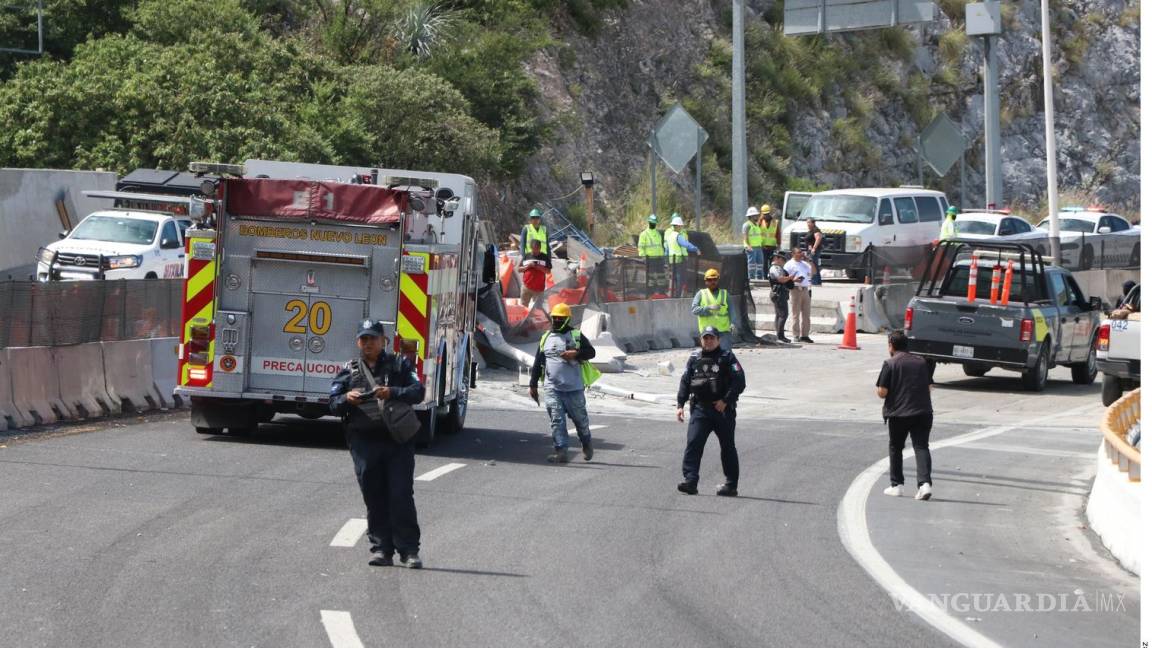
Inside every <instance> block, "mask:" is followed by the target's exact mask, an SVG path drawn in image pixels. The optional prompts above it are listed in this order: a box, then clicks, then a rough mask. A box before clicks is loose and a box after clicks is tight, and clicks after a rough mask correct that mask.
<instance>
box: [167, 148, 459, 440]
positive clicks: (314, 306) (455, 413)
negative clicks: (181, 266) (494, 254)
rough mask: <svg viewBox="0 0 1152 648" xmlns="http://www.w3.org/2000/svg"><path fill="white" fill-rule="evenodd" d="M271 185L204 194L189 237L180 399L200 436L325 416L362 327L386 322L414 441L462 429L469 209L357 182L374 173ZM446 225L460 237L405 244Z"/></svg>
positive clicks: (435, 194)
mask: <svg viewBox="0 0 1152 648" xmlns="http://www.w3.org/2000/svg"><path fill="white" fill-rule="evenodd" d="M261 164H273V163H262V162H259V161H249V162H248V172H252V171H253V167H256V168H257V169H260V165H261ZM304 166H308V167H317V166H318V165H304ZM242 169H243V167H236V166H233V165H194V166H193V170H194V171H199V172H205V173H224V174H227V173H231V174H242V173H243V171H242ZM270 175H272V174H269V173H261V177H259V178H250V177H229V178H226V179H224V180H222V181H220V182H218V183H215V186H212V187H207V186H206V187H205V190H206V191H207V192H210V194H211V196H212V200H210V201H209V202H208V204H207V207H206V210H205V211H206V213H205V214H203V215H201V218H200V223H198V224H197V225H196V226H194V227H193V228H191V229H189V230H188V233H187V263H188V267H187V271H186V274H185V277H186V280H185V281H186V283H185V299H184V308H183V319H184V324H183V337H182V344H181V346H180V352H179V353H180V363H179V376H178V387H177V389H176V393H177V394H179V395H181V396H184V397H186V398H189V399H190V401H191V405H192V424H193V425H194V426H195V428H196V430H197V432H201V433H204V434H219V433H222V432H223V431H225V430H227V431H228V432H229V433H232V434H243V433H246V432H249V431H251V430H253V429H254V428H255V427H256V425H258V424H259V423H261V422H266V421H269V420H271V419H272V417H273V416H275V415H276V414H277V413H292V414H298V415H300V416H303V417H306V418H318V417H320V416H323V415H326V414H327V413H328V393H329V388H330V386H331V382H332V378H333V376H335V374H336V373H337V372H338V371H339V370H340V368H341V367H342V365H343V364H344V363H345V362H347V361H348V360H350V359H351V358H353V357H355V356H356V354H357V353H358V350H357V348H356V344H355V339H354V336H355V333H354V332H355V330H356V328H357V326H358V325H359V323H360V322H361V321H363V320H365V319H371V320H374V321H380V322H383V324H384V327H385V331H386V334H387V335H388V337H389V344H390V345H391V347H392V348H393V349H394V350H396V351H398V352H400V353H405V354H406V355H408V356H409V357H410V359H412V360H413V361H414V362H415V364H416V366H417V368H418V372H419V374H420V376H421V377H422V379H423V380H424V383H425V385H426V387H427V389H426V400H425V402H424V403H422V404H421V405H419V406H418V407H417V411H418V413H419V414H420V416H421V421H422V423H423V430H422V432H421V434H420V436H419V437H418V442H421V443H422V444H427V443H431V442H432V441H433V439H434V438H435V435H436V433H437V431H439V432H455V431H458V430H459V429H461V428H462V427H463V425H464V419H465V416H466V414H467V403H468V388H469V387H470V386H471V384H472V381H473V380H474V371H475V369H474V365H473V363H472V357H473V355H472V337H471V333H472V331H473V329H474V326H475V303H476V300H475V291H476V288H477V280H476V277H477V276H478V273H477V272H475V269H476V268H477V263H478V260H477V249H478V248H477V242H476V240H475V236H474V234H473V231H474V229H475V228H474V224H473V222H472V221H473V219H474V216H473V215H472V213H471V210H470V209H469V208H470V207H471V202H470V201H468V200H462V199H461V198H462V197H461V196H459V195H457V194H456V192H454V191H452V190H451V189H450V188H448V187H438V186H435V185H436V184H437V183H435V182H428V181H425V182H423V183H421V184H415V183H412V182H403V183H396V182H390V184H389V186H379V185H373V184H364V183H365V182H369V183H370V182H371V178H372V177H373V174H371V173H364V174H360V173H356V174H354V175H351V176H349V175H345V176H341V177H343V178H344V179H345V180H340V179H335V180H316V179H312V178H302V177H300V176H301V174H299V173H295V174H293V175H292V177H291V178H283V177H282V178H279V179H276V178H272V177H268V176H270ZM313 175H314V176H316V177H336V176H327V175H325V174H319V173H316V174H313ZM375 175H376V177H377V178H379V174H378V173H377V174H375ZM413 175H414V174H413ZM460 177H461V178H463V176H460ZM393 179H394V178H389V180H393ZM346 180H353V181H354V182H355V183H353V182H348V181H346ZM469 180H470V179H469ZM209 184H212V181H209ZM471 186H473V185H471V184H470V183H469V187H471ZM446 222H450V223H454V227H455V228H456V229H462V230H467V235H466V236H460V237H458V238H457V242H455V243H452V244H440V243H430V244H417V243H413V241H416V240H421V239H420V238H418V237H419V236H420V235H422V234H423V233H424V232H426V231H428V230H429V228H430V227H434V226H435V224H436V223H440V224H441V229H443V224H444V223H446Z"/></svg>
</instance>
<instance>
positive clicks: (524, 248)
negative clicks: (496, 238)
mask: <svg viewBox="0 0 1152 648" xmlns="http://www.w3.org/2000/svg"><path fill="white" fill-rule="evenodd" d="M542 216H543V214H541V213H540V210H539V209H533V210H532V211H531V212H529V213H528V224H527V225H525V226H524V228H523V229H521V230H520V254H521V255H522V257H523V258H528V255H529V254H530V253H531V249H530V248H531V243H530V241H532V240H537V241H540V251H541V252H543V253H544V255H545V256H547V257H548V262H547V267H548V269H549V270H551V269H552V248H550V247H549V246H548V228H547V227H546V226H544V225H541V224H540V218H541V217H542Z"/></svg>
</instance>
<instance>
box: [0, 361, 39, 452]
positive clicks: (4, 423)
mask: <svg viewBox="0 0 1152 648" xmlns="http://www.w3.org/2000/svg"><path fill="white" fill-rule="evenodd" d="M8 366H9V365H8V350H7V349H0V432H3V431H5V430H7V429H8V427H9V426H12V427H17V428H20V427H25V426H28V425H32V422H31V421H27V422H26V421H25V420H24V418H23V416H21V415H20V413H19V412H18V411H17V409H16V403H15V402H13V401H12V375H11V374H10V373H9V371H8Z"/></svg>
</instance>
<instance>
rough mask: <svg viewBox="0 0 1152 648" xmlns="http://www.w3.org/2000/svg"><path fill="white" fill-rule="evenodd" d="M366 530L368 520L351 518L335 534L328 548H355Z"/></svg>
mask: <svg viewBox="0 0 1152 648" xmlns="http://www.w3.org/2000/svg"><path fill="white" fill-rule="evenodd" d="M367 530H368V520H365V519H364V518H352V519H351V520H348V521H347V522H345V523H344V526H342V527H340V530H339V531H337V532H336V537H335V538H332V542H331V543H330V544H329V546H332V547H355V546H356V543H357V542H360V536H362V535H364V532H365V531H367Z"/></svg>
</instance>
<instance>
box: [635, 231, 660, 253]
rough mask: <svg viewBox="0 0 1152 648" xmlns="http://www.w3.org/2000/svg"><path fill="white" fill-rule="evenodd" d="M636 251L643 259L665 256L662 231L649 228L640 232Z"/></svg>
mask: <svg viewBox="0 0 1152 648" xmlns="http://www.w3.org/2000/svg"><path fill="white" fill-rule="evenodd" d="M636 249H637V250H638V251H639V252H640V256H642V257H659V256H664V242H663V238H662V237H661V235H660V230H658V229H655V228H647V229H645V230H644V231H643V232H640V240H639V241H638V242H637V244H636Z"/></svg>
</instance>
